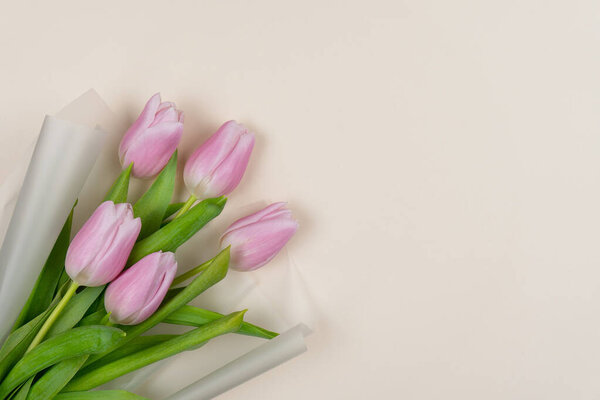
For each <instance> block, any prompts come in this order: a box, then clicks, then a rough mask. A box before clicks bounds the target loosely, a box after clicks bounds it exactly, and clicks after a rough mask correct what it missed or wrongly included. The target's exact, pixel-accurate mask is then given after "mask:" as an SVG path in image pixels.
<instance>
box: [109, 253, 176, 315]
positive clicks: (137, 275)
mask: <svg viewBox="0 0 600 400" xmlns="http://www.w3.org/2000/svg"><path fill="white" fill-rule="evenodd" d="M176 273H177V261H175V255H174V254H173V253H171V252H166V253H163V252H162V251H159V252H156V253H151V254H149V255H147V256H146V257H144V258H142V259H141V260H140V261H138V262H137V263H135V264H134V265H133V266H132V267H131V268H129V269H128V270H127V271H125V272H123V273H122V274H121V275H120V276H119V277H118V278H117V279H115V280H114V281H113V282H111V284H110V285H108V288H107V289H106V295H105V297H104V306H105V307H106V311H108V312H109V313H110V321H111V322H113V323H116V324H122V325H136V324H139V323H140V322H142V321H144V320H146V319H147V318H148V317H149V316H151V315H152V314H153V313H154V311H156V309H157V308H158V306H160V303H161V302H162V301H163V298H164V297H165V295H166V294H167V291H168V290H169V287H170V286H171V282H173V278H175V274H176Z"/></svg>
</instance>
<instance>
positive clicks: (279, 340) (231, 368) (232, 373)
mask: <svg viewBox="0 0 600 400" xmlns="http://www.w3.org/2000/svg"><path fill="white" fill-rule="evenodd" d="M307 333H308V329H307V328H306V326H304V325H297V326H295V327H294V328H292V329H290V330H288V331H286V332H284V333H282V334H281V335H279V336H277V337H276V338H274V339H271V340H269V341H268V342H266V343H265V344H263V345H261V346H259V347H257V348H256V349H254V350H252V351H250V352H248V353H246V354H244V355H243V356H241V357H239V358H237V359H235V360H233V361H232V362H230V363H229V364H227V365H225V366H223V367H222V368H219V369H217V370H216V371H214V372H212V373H210V374H208V375H207V376H205V377H204V378H202V379H200V380H198V381H196V382H195V383H192V384H191V385H189V386H187V387H186V388H184V389H182V390H180V391H179V392H177V393H175V394H173V395H172V396H170V397H169V398H168V400H207V399H212V398H213V397H215V396H218V395H220V394H222V393H225V392H226V391H228V390H230V389H232V388H234V387H236V386H238V385H240V384H242V383H244V382H246V381H247V380H249V379H252V378H254V377H256V376H258V375H260V374H262V373H264V372H266V371H268V370H270V369H271V368H274V367H276V366H278V365H280V364H283V363H284V362H286V361H288V360H290V359H292V358H294V357H296V356H297V355H300V354H302V353H304V352H305V351H306V344H305V343H304V336H305V335H306V334H307Z"/></svg>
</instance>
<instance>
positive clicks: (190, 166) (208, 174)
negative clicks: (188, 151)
mask: <svg viewBox="0 0 600 400" xmlns="http://www.w3.org/2000/svg"><path fill="white" fill-rule="evenodd" d="M253 147H254V134H253V133H251V132H249V131H248V130H247V129H246V128H245V127H244V126H243V125H241V124H238V123H237V122H235V121H229V122H225V123H224V124H223V125H222V126H221V127H220V128H219V130H218V131H217V132H216V133H215V134H213V135H212V136H211V137H210V138H208V140H207V141H206V142H204V143H203V144H202V145H201V146H200V147H198V148H197V149H196V151H194V154H192V156H191V157H190V159H189V160H188V161H187V163H186V164H185V169H184V171H183V178H184V180H185V184H186V186H187V188H188V190H189V191H190V192H191V193H192V194H193V195H194V196H196V197H197V198H200V199H203V198H210V197H219V196H224V195H227V194H229V193H231V192H232V191H233V189H235V188H236V186H237V185H238V184H239V183H240V181H241V180H242V176H243V175H244V172H245V171H246V167H247V166H248V160H249V159H250V153H252V148H253Z"/></svg>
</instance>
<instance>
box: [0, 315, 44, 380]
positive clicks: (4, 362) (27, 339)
mask: <svg viewBox="0 0 600 400" xmlns="http://www.w3.org/2000/svg"><path fill="white" fill-rule="evenodd" d="M53 309H54V307H53V305H52V306H51V307H49V308H48V310H46V311H45V312H43V313H42V314H40V315H38V316H37V317H35V318H34V319H32V320H31V321H29V322H28V323H26V324H25V325H23V326H22V327H20V328H19V329H17V330H16V331H14V332H13V333H11V334H10V335H9V336H8V338H7V339H6V341H5V342H4V345H3V346H2V348H1V349H0V381H2V378H4V376H5V375H6V374H7V373H8V371H9V370H10V369H11V368H12V367H13V365H14V364H15V363H16V362H17V361H19V359H20V358H21V357H22V356H23V354H25V351H27V347H29V344H30V343H31V342H32V341H33V338H34V337H35V335H37V333H38V332H39V330H40V328H41V327H42V325H44V322H46V319H47V318H48V316H49V315H50V313H51V312H52V310H53Z"/></svg>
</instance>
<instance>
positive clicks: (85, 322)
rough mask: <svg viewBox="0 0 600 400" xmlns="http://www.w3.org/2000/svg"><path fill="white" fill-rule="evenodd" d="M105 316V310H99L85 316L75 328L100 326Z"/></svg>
mask: <svg viewBox="0 0 600 400" xmlns="http://www.w3.org/2000/svg"><path fill="white" fill-rule="evenodd" d="M105 315H106V311H105V310H100V311H96V312H93V313H91V314H90V315H87V316H85V317H84V318H83V319H82V320H81V321H79V324H77V326H89V325H102V319H103V318H104V316H105Z"/></svg>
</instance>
